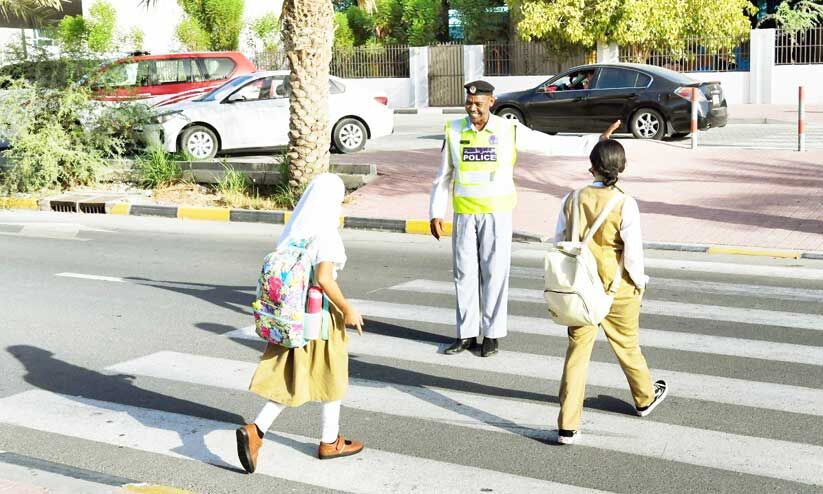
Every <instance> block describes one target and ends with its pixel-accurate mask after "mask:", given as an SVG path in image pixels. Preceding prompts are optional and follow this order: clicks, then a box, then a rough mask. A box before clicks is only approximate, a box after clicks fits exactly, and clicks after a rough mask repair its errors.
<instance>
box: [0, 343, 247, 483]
mask: <svg viewBox="0 0 823 494" xmlns="http://www.w3.org/2000/svg"><path fill="white" fill-rule="evenodd" d="M6 350H7V351H8V352H9V353H10V354H11V355H12V356H14V357H15V358H16V359H17V360H19V361H20V363H21V364H23V365H24V366H25V368H26V375H25V376H24V380H25V381H26V382H27V383H29V384H31V385H32V386H35V387H36V388H39V389H42V390H45V391H51V392H53V393H57V394H60V395H62V396H64V397H67V398H69V399H73V400H76V401H77V402H79V403H83V404H87V405H93V406H96V407H106V408H108V409H110V410H112V411H116V412H123V411H128V409H127V408H124V407H122V406H120V405H128V406H131V407H138V408H144V409H151V410H160V411H164V412H171V413H176V414H182V415H191V416H196V417H201V418H204V419H208V420H215V421H220V422H228V423H231V424H242V423H244V422H245V420H244V419H243V417H241V416H239V415H236V414H233V413H230V412H227V411H225V410H220V409H217V408H212V407H209V406H205V405H202V404H200V403H195V402H192V401H187V400H181V399H179V398H175V397H172V396H168V395H164V394H162V393H157V392H155V391H150V390H146V389H143V388H140V387H137V386H135V385H134V384H133V383H132V380H133V379H134V376H131V375H125V374H117V375H108V374H102V373H100V372H96V371H93V370H90V369H86V368H84V367H80V366H78V365H74V364H71V363H69V362H66V361H63V360H60V359H58V358H55V356H54V354H53V353H52V352H50V351H47V350H43V349H42V348H38V347H34V346H30V345H14V346H10V347H7V348H6ZM89 400H94V403H89ZM129 415H130V416H131V417H132V418H134V419H135V420H137V421H140V420H141V416H140V415H138V414H129ZM143 425H145V426H147V427H150V428H155V429H156V428H160V427H162V428H165V429H166V430H168V431H171V432H174V433H176V434H177V435H178V436H179V438H180V442H181V445H180V446H179V447H177V448H175V449H174V450H172V451H174V452H175V453H177V454H180V455H182V456H185V457H187V458H191V459H194V460H197V461H205V462H206V463H209V464H211V465H213V466H216V467H219V468H223V469H226V470H231V471H238V472H241V471H242V470H240V469H238V468H237V467H235V466H233V465H230V464H228V463H226V462H225V461H224V460H223V459H222V458H220V457H218V456H216V455H214V454H212V453H211V452H210V450H209V448H208V446H207V445H206V443H205V437H206V436H207V435H208V434H209V433H211V432H213V431H210V430H191V427H190V425H187V424H186V423H178V422H176V421H165V422H158V421H151V422H150V423H144V424H143Z"/></svg>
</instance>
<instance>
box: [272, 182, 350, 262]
mask: <svg viewBox="0 0 823 494" xmlns="http://www.w3.org/2000/svg"><path fill="white" fill-rule="evenodd" d="M345 193H346V188H345V186H344V185H343V181H342V180H341V179H340V177H338V176H337V175H335V174H333V173H322V174H320V175H317V176H316V177H314V179H313V180H312V181H311V183H309V186H308V187H307V188H306V190H305V192H303V195H302V196H301V197H300V201H299V202H298V203H297V207H295V208H294V212H293V213H292V215H291V218H290V219H289V222H288V223H287V224H286V228H285V229H284V230H283V233H281V234H280V238H279V239H278V241H277V246H278V247H280V246H281V245H284V244H286V243H288V242H290V241H292V240H300V239H305V238H314V239H315V240H316V241H317V242H318V243H319V245H318V249H317V259H316V261H315V264H317V263H319V262H333V263H334V264H335V267H336V268H337V269H343V266H344V265H345V264H346V250H345V249H344V247H343V239H342V238H340V214H341V212H342V210H343V196H344V195H345Z"/></svg>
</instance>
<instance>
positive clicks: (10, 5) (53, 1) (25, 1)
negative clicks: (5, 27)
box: [0, 0, 63, 19]
mask: <svg viewBox="0 0 823 494" xmlns="http://www.w3.org/2000/svg"><path fill="white" fill-rule="evenodd" d="M46 9H53V10H62V9H63V5H62V0H0V17H2V18H3V19H10V18H12V17H19V18H21V19H37V18H38V17H39V15H40V14H42V13H43V11H44V10H46Z"/></svg>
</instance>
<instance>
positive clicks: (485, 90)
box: [463, 81, 494, 94]
mask: <svg viewBox="0 0 823 494" xmlns="http://www.w3.org/2000/svg"><path fill="white" fill-rule="evenodd" d="M463 87H464V88H466V93H468V94H492V93H493V92H494V86H492V85H491V84H489V83H488V82H486V81H474V82H470V83H468V84H466V85H465V86H463Z"/></svg>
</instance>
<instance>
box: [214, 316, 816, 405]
mask: <svg viewBox="0 0 823 494" xmlns="http://www.w3.org/2000/svg"><path fill="white" fill-rule="evenodd" d="M226 335H227V336H229V337H235V338H244V339H251V340H257V339H259V338H258V336H257V335H256V334H255V333H254V328H253V327H252V326H249V327H246V328H241V329H238V330H235V331H231V332H229V333H226ZM445 346H446V345H439V344H437V343H432V342H424V341H412V340H406V339H403V338H395V337H392V336H382V335H376V334H364V335H363V336H362V337H357V338H352V339H351V341H350V342H349V352H350V353H351V354H353V355H368V356H373V357H384V358H389V359H397V360H405V361H411V362H415V363H422V364H434V365H449V366H454V367H459V368H462V369H473V370H479V371H485V372H497V373H507V371H509V370H510V372H511V373H515V374H517V375H519V376H527V377H535V378H541V379H555V380H557V379H559V378H560V376H561V375H562V374H563V362H564V359H563V358H561V357H551V356H547V355H537V354H531V353H518V352H511V351H506V350H502V351H500V359H499V360H501V361H504V362H506V368H505V369H503V370H501V368H500V365H499V363H498V362H495V360H497V359H478V358H475V357H474V356H473V355H469V354H466V353H463V354H460V355H450V356H449V357H448V358H446V357H445V356H444V355H441V354H440V353H439V352H442V350H443V348H444V347H445ZM399 349H402V351H400V350H399ZM652 372H653V374H654V375H653V378H654V379H666V380H667V381H669V382H672V383H675V382H676V383H677V386H675V387H674V388H672V390H671V391H670V394H673V395H675V396H682V397H684V398H692V399H696V400H705V401H714V402H718V403H728V404H730V405H739V406H749V407H755V408H764V409H769V410H780V411H785V412H796V413H805V414H808V415H817V416H823V390H821V389H813V388H805V387H801V386H790V385H786V384H776V383H765V382H757V381H747V380H744V379H733V378H727V377H717V376H709V375H705V374H692V373H688V372H678V371H670V370H660V369H653V370H652ZM587 382H588V383H589V384H591V385H593V386H603V387H607V388H615V389H620V390H623V389H626V380H625V378H624V377H623V372H622V371H621V370H620V367H619V366H618V365H617V364H607V363H603V362H591V363H590V364H589V377H588V379H587Z"/></svg>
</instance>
